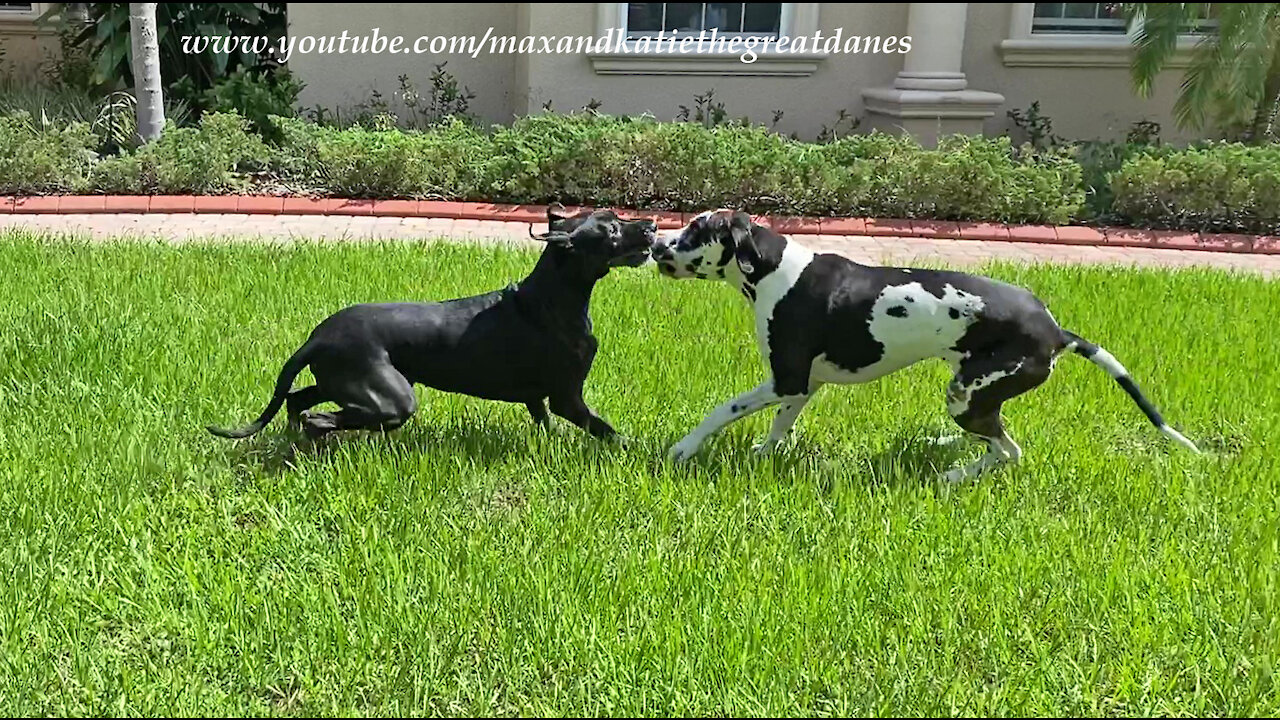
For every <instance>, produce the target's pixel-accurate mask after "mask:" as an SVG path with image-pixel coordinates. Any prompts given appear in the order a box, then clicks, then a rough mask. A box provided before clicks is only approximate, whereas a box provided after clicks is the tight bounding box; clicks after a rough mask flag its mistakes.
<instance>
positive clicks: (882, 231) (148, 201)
mask: <svg viewBox="0 0 1280 720" xmlns="http://www.w3.org/2000/svg"><path fill="white" fill-rule="evenodd" d="M571 209H572V208H571ZM546 212H547V208H546V206H545V205H512V204H504V203H481V202H455V201H444V200H368V199H351V198H313V197H284V196H267V195H42V196H30V197H15V196H0V214H11V213H16V214H58V215H63V214H84V213H224V214H231V213H235V214H246V215H364V216H379V217H420V218H441V219H452V220H497V221H504V222H528V223H537V222H542V221H545V220H546V217H547V215H546ZM625 212H626V213H627V214H628V215H634V216H639V217H647V218H652V219H654V220H655V221H657V223H658V227H659V228H662V229H675V228H679V227H682V226H683V225H684V224H685V223H686V222H688V221H689V218H691V217H693V215H694V214H693V213H681V212H669V211H638V210H627V211H625ZM755 217H756V218H757V221H758V222H761V223H762V224H767V225H769V226H770V227H772V228H774V229H775V230H777V231H778V232H782V233H787V234H792V235H861V236H894V237H917V238H944V239H953V240H994V241H1003V242H1030V243H1042V244H1056V245H1095V246H1101V247H1139V248H1163V249H1170V250H1203V251H1209V252H1231V253H1258V254H1265V255H1280V236H1271V235H1246V234H1239V233H1202V232H1191V231H1186V230H1144V229H1141V228H1127V227H1091V226H1085V225H1060V226H1054V225H1007V224H1004V223H982V222H957V221H951V220H904V219H885V218H849V217H795V216H788V215H757V216H755Z"/></svg>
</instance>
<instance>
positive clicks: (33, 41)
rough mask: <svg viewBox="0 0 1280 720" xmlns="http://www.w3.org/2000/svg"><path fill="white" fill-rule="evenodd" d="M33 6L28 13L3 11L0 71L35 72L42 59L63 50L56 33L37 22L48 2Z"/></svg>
mask: <svg viewBox="0 0 1280 720" xmlns="http://www.w3.org/2000/svg"><path fill="white" fill-rule="evenodd" d="M33 6H34V7H33V10H32V12H31V13H30V14H29V15H21V16H19V15H16V14H8V13H6V14H4V15H0V74H6V73H12V74H16V75H19V76H23V75H31V74H34V73H35V72H36V71H37V70H38V69H39V66H40V65H41V64H42V63H44V62H47V61H49V60H52V59H54V58H56V57H57V56H58V55H59V54H60V53H61V50H60V46H59V43H58V35H57V33H56V32H54V31H53V30H52V29H50V28H45V27H36V24H35V18H36V17H38V16H39V15H40V14H41V13H43V12H44V11H45V9H46V6H47V3H33Z"/></svg>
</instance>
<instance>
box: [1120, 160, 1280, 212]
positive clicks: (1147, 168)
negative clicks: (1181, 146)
mask: <svg viewBox="0 0 1280 720" xmlns="http://www.w3.org/2000/svg"><path fill="white" fill-rule="evenodd" d="M1112 191H1113V192H1114V193H1115V212H1116V213H1117V215H1119V216H1120V217H1122V218H1124V219H1125V220H1127V221H1129V222H1133V223H1136V224H1140V225H1144V226H1152V227H1176V228H1184V229H1197V230H1227V231H1244V232H1257V233H1276V232H1280V145H1275V144H1272V145H1262V146H1250V145H1243V144H1240V143H1225V142H1221V143H1207V144H1205V145H1203V146H1200V147H1192V148H1188V149H1186V150H1181V151H1178V152H1167V153H1164V154H1162V155H1156V154H1151V153H1147V154H1142V155H1138V156H1136V157H1133V158H1130V159H1129V160H1127V161H1125V162H1124V164H1123V165H1122V166H1121V167H1120V170H1119V171H1118V172H1117V173H1116V174H1115V175H1114V177H1113V179H1112Z"/></svg>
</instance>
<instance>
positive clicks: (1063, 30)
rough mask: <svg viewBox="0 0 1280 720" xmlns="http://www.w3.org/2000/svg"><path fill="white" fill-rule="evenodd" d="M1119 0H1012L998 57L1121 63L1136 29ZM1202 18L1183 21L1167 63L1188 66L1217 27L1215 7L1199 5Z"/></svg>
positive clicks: (1028, 62)
mask: <svg viewBox="0 0 1280 720" xmlns="http://www.w3.org/2000/svg"><path fill="white" fill-rule="evenodd" d="M1123 7H1124V4H1123V3H1014V4H1013V7H1012V9H1011V11H1010V17H1009V20H1010V23H1009V37H1008V39H1006V40H1002V41H1000V55H1001V58H1002V59H1003V61H1004V64H1005V65H1006V66H1009V67H1057V68H1062V67H1108V68H1109V67H1127V66H1128V65H1129V62H1130V59H1131V55H1132V48H1133V37H1134V34H1135V33H1137V31H1138V23H1141V20H1137V21H1135V23H1134V26H1133V27H1130V24H1129V22H1128V21H1127V20H1126V19H1125V16H1124V10H1123ZM1202 7H1204V8H1205V9H1206V12H1205V15H1204V19H1203V20H1200V21H1198V22H1195V23H1189V24H1188V26H1187V27H1186V28H1185V29H1184V30H1183V32H1184V33H1185V34H1183V35H1182V36H1181V37H1179V38H1178V44H1177V48H1176V50H1175V52H1174V55H1173V57H1172V58H1171V59H1170V61H1169V67H1172V68H1185V67H1187V66H1189V65H1190V63H1191V57H1192V54H1193V50H1194V48H1195V46H1196V44H1197V43H1199V42H1200V41H1202V40H1203V39H1204V36H1205V35H1211V34H1213V33H1214V32H1215V31H1216V29H1217V21H1216V20H1215V19H1214V16H1215V14H1216V13H1215V8H1216V7H1217V5H1213V4H1209V5H1205V6H1202Z"/></svg>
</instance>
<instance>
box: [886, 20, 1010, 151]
mask: <svg viewBox="0 0 1280 720" xmlns="http://www.w3.org/2000/svg"><path fill="white" fill-rule="evenodd" d="M968 11H969V4H968V3H911V4H910V7H909V8H908V10H907V33H906V34H907V35H908V36H910V37H911V51H910V52H908V53H907V54H906V55H905V56H904V58H903V61H902V71H901V72H899V73H898V76H897V77H896V78H895V79H894V81H893V87H887V88H868V89H866V90H863V91H862V99H863V102H864V103H865V104H866V108H867V115H868V120H869V121H870V122H869V124H870V125H871V127H873V128H880V129H883V130H888V131H892V132H909V133H911V134H913V135H915V136H917V137H919V138H920V141H921V142H922V143H924V144H926V145H929V146H933V145H936V144H937V142H938V137H939V136H940V135H950V134H953V133H963V134H980V133H981V132H982V121H983V120H985V119H987V118H989V117H991V116H992V115H994V114H995V113H996V110H997V109H999V107H1000V105H1002V104H1003V103H1004V96H1003V95H1000V94H999V93H993V92H983V91H981V90H970V89H968V86H969V83H968V81H967V80H966V79H965V76H964V71H963V70H962V69H961V63H962V60H963V58H964V35H965V23H966V22H967V20H968V16H969V12H968Z"/></svg>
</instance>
